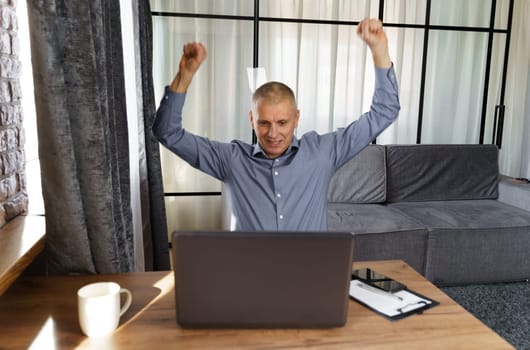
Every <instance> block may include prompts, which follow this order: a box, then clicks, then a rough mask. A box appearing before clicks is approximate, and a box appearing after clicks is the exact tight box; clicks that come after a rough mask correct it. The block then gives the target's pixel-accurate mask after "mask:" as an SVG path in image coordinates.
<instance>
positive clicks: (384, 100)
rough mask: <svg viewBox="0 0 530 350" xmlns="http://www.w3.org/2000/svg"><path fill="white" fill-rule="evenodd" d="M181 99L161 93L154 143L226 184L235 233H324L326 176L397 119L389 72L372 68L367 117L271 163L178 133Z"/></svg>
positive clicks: (247, 148) (238, 144)
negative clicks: (373, 80) (373, 75)
mask: <svg viewBox="0 0 530 350" xmlns="http://www.w3.org/2000/svg"><path fill="white" fill-rule="evenodd" d="M185 97H186V95H185V94H179V93H175V92H172V91H171V90H169V88H166V91H165V95H164V97H163V98H162V101H161V103H160V107H159V109H158V111H157V115H156V118H155V122H154V124H153V133H154V135H155V136H156V137H157V138H158V140H159V141H160V142H161V143H162V144H163V145H164V146H166V147H167V148H169V149H170V150H171V151H173V152H174V153H176V154H177V155H178V156H180V157H181V158H182V159H184V160H185V161H186V162H188V163H189V164H190V165H191V166H193V167H195V168H197V169H200V170H202V171H203V172H205V173H207V174H209V175H211V176H213V177H215V178H217V179H219V180H221V181H223V182H224V183H225V188H226V189H227V190H228V191H229V192H230V197H231V199H232V216H233V218H235V220H236V222H235V229H236V230H252V231H261V230H268V231H327V194H328V187H329V183H330V180H331V177H332V176H333V174H334V173H335V171H336V170H337V169H338V168H340V167H341V166H342V165H343V164H344V163H346V162H347V161H348V160H350V159H351V158H352V157H354V156H355V155H356V154H357V153H359V152H360V151H361V150H362V149H363V148H365V147H366V146H367V145H368V144H370V142H371V141H372V140H373V139H374V138H375V137H377V135H379V134H380V133H381V132H382V131H383V130H384V129H385V128H386V127H387V126H389V125H390V124H391V123H392V122H393V121H394V120H395V119H396V118H397V116H398V113H399V109H400V105H399V98H398V89H397V82H396V77H395V72H394V69H393V68H390V69H382V68H376V69H375V91H374V95H373V98H372V105H371V107H370V111H369V112H367V113H364V114H363V115H362V116H361V117H360V118H359V119H358V120H356V121H354V122H352V123H351V124H349V125H348V126H347V127H345V128H339V129H338V130H337V131H335V132H331V133H327V134H323V135H319V134H317V133H316V132H308V133H306V134H304V135H303V136H302V137H301V138H300V139H296V138H293V141H292V144H291V146H290V147H289V148H288V150H287V151H286V152H285V153H284V154H283V155H282V156H280V157H278V158H276V159H269V158H267V156H266V155H265V153H264V152H263V151H262V149H261V148H260V146H259V144H256V145H250V144H247V143H245V142H242V141H239V140H234V141H232V142H230V143H223V142H217V141H212V140H209V139H208V138H206V137H201V136H197V135H193V134H191V133H189V132H187V131H186V130H185V129H184V128H182V107H183V106H184V101H185Z"/></svg>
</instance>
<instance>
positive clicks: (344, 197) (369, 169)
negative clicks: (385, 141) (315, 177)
mask: <svg viewBox="0 0 530 350" xmlns="http://www.w3.org/2000/svg"><path fill="white" fill-rule="evenodd" d="M385 162H386V161H385V147H384V146H381V145H369V146H368V147H366V148H365V149H364V150H362V151H361V152H360V153H359V154H357V155H356V156H355V157H353V159H351V160H350V161H348V162H347V163H346V164H344V165H343V166H342V167H341V168H339V170H337V172H336V173H335V174H334V175H333V177H332V179H331V183H330V185H329V191H328V201H329V202H336V203H383V202H384V201H385V200H386V165H385Z"/></svg>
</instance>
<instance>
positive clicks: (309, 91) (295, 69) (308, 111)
mask: <svg viewBox="0 0 530 350" xmlns="http://www.w3.org/2000/svg"><path fill="white" fill-rule="evenodd" d="M420 2H423V3H424V0H423V1H421V0H418V1H397V2H390V3H391V4H390V6H389V9H388V11H390V12H388V15H389V16H390V17H389V18H391V19H392V20H393V21H395V22H396V23H397V22H404V17H405V16H408V17H411V16H413V17H416V16H421V17H422V20H423V19H424V17H425V12H423V13H422V12H421V11H418V8H420V9H421V8H423V9H424V8H425V6H419V4H418V3H420ZM261 4H262V5H261V7H260V15H262V16H268V17H284V18H304V19H323V20H344V21H360V20H362V19H363V18H365V17H377V15H378V6H379V4H378V2H377V1H346V0H344V1H297V0H291V1H285V0H282V1H279V0H268V1H262V3H261ZM414 20H416V18H414ZM386 31H387V35H388V37H389V46H390V51H391V56H392V59H393V61H394V64H395V68H396V72H397V75H398V80H399V85H400V91H401V92H402V93H401V96H403V91H405V92H406V95H405V98H402V101H401V102H402V113H401V117H400V118H399V119H398V121H397V122H396V123H394V124H393V125H392V126H391V127H390V128H388V129H387V130H386V131H385V132H384V133H383V134H382V135H381V136H380V137H379V138H378V143H414V142H415V141H416V128H417V115H418V113H417V110H418V97H419V81H420V79H419V77H420V74H421V57H422V47H423V46H422V45H423V31H419V30H415V29H393V28H387V29H386ZM259 52H260V56H259V62H260V66H262V67H264V68H265V69H266V71H267V73H268V77H269V79H270V80H281V81H283V82H285V83H286V84H288V85H289V86H290V87H291V88H292V89H293V90H294V92H295V94H296V95H297V99H298V106H299V108H300V111H301V118H300V123H299V127H298V130H297V135H298V136H301V135H302V134H303V133H305V132H307V131H310V130H315V131H317V132H319V133H325V132H329V131H333V130H336V129H337V128H338V127H343V126H346V125H347V124H349V123H351V122H352V121H354V120H356V119H357V118H358V117H359V116H360V115H361V114H362V113H363V112H365V111H367V110H368V109H369V106H370V103H371V98H372V93H373V82H374V68H373V63H372V59H371V55H370V52H369V50H368V48H367V46H366V45H365V44H364V43H363V42H362V40H361V39H360V38H358V37H357V34H356V27H355V26H348V25H326V24H296V23H277V22H262V24H261V26H260V51H259ZM418 62H420V64H419V63H418Z"/></svg>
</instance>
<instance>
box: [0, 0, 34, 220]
mask: <svg viewBox="0 0 530 350" xmlns="http://www.w3.org/2000/svg"><path fill="white" fill-rule="evenodd" d="M15 6H16V0H0V227H1V226H3V225H4V224H5V223H6V222H7V221H9V220H11V219H12V218H14V217H15V216H17V215H19V214H22V213H24V212H25V211H26V210H27V208H28V195H27V191H26V174H25V156H24V128H23V127H22V119H23V114H22V106H21V97H22V96H21V92H20V70H21V67H20V65H21V64H20V61H19V40H18V36H17V31H18V22H17V16H16V8H15Z"/></svg>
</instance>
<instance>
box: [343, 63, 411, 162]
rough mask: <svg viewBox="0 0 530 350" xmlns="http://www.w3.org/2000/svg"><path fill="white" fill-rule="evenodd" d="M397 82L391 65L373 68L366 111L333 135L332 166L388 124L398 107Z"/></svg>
mask: <svg viewBox="0 0 530 350" xmlns="http://www.w3.org/2000/svg"><path fill="white" fill-rule="evenodd" d="M400 108H401V107H400V103H399V96H398V85H397V80H396V73H395V71H394V67H393V66H392V67H391V68H375V88H374V95H373V97H372V105H371V106H370V110H369V111H368V112H366V113H364V114H363V115H361V117H360V118H359V119H358V120H356V121H354V122H352V123H351V124H349V125H348V126H347V127H345V128H339V129H338V130H337V131H336V132H335V133H333V136H334V142H333V144H334V148H335V149H334V151H333V153H334V155H335V169H338V168H340V167H341V166H342V165H343V164H344V163H346V162H347V161H348V160H350V159H351V158H353V157H354V156H355V155H356V154H357V153H359V152H360V151H362V150H363V149H364V148H365V147H366V146H368V145H369V144H370V143H371V142H372V140H374V139H375V138H376V137H377V136H378V135H379V134H380V133H381V132H383V131H384V130H385V129H386V128H387V127H388V126H389V125H390V124H392V123H393V122H394V121H395V120H396V118H397V117H398V115H399V110H400Z"/></svg>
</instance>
